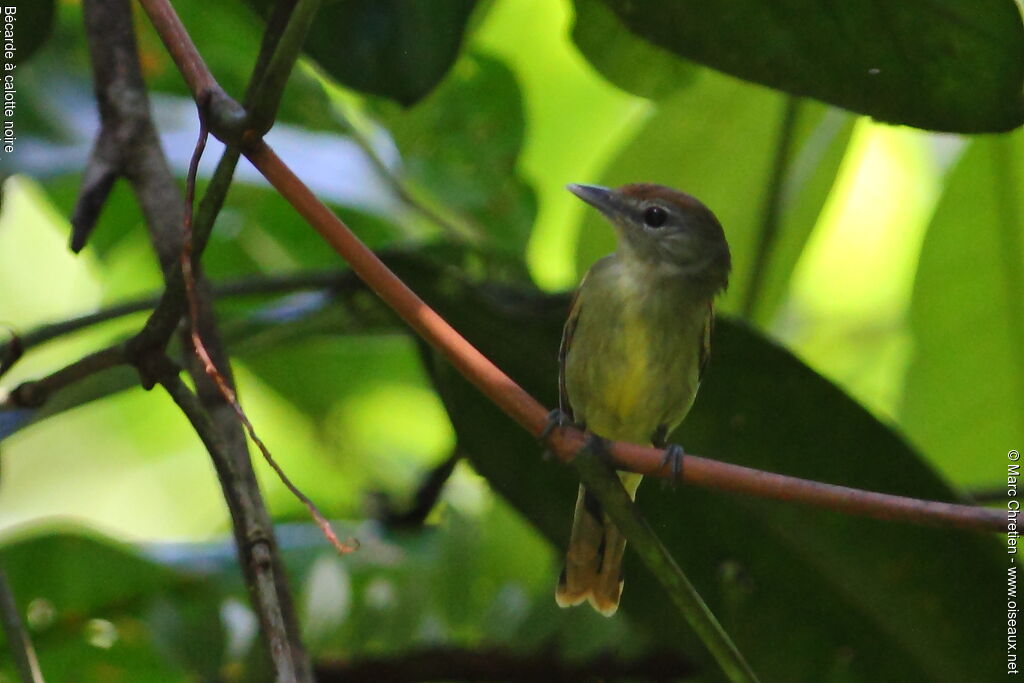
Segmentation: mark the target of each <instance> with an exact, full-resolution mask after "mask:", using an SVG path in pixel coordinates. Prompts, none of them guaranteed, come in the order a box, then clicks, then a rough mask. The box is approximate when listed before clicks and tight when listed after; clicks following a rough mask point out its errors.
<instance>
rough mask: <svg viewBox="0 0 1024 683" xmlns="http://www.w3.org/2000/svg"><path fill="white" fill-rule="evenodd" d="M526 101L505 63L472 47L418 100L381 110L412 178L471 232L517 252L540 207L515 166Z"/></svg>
mask: <svg viewBox="0 0 1024 683" xmlns="http://www.w3.org/2000/svg"><path fill="white" fill-rule="evenodd" d="M521 100H522V98H521V95H520V91H519V86H518V84H517V82H516V78H515V75H514V74H513V73H512V71H511V70H510V69H509V68H508V67H507V66H506V65H505V64H504V63H503V62H501V61H499V60H497V59H495V58H493V57H488V56H485V55H482V54H471V55H467V57H466V58H465V59H463V60H462V61H461V62H460V63H459V64H458V66H457V67H456V68H455V69H454V70H453V71H452V73H451V74H450V75H449V76H448V78H447V79H445V82H444V83H442V84H441V86H440V87H439V88H438V89H437V90H436V91H435V92H433V93H432V94H431V95H430V97H428V98H426V99H425V100H423V101H422V102H420V103H418V104H417V105H416V106H415V107H412V108H410V109H406V110H398V109H397V108H394V107H391V108H386V107H385V108H383V109H384V110H383V111H382V112H381V116H382V119H383V122H384V124H385V125H386V126H387V128H388V130H389V131H390V133H391V134H392V136H394V139H395V143H396V144H397V145H398V148H399V150H400V151H401V153H402V161H403V169H402V171H403V175H404V176H405V177H406V179H407V180H408V181H411V182H412V183H414V184H415V185H418V186H420V187H423V188H425V189H426V190H428V191H429V192H430V194H431V195H432V196H433V197H434V198H436V199H437V200H439V201H440V203H441V204H442V205H443V206H444V207H446V209H448V210H450V211H453V212H454V213H455V214H456V218H455V219H456V220H458V221H459V222H461V223H465V224H467V228H466V230H467V231H468V232H472V233H475V234H477V235H479V236H482V237H483V238H485V239H488V240H491V241H493V243H494V244H495V245H497V246H498V247H500V248H502V249H503V250H505V251H508V252H512V253H520V252H521V251H522V250H523V249H524V248H525V246H526V240H527V238H528V237H529V235H530V228H531V227H532V226H533V219H534V216H535V215H536V212H537V201H536V198H535V197H534V193H533V190H532V188H530V186H529V185H527V184H526V182H525V181H524V180H523V179H522V178H521V177H520V175H519V174H518V172H517V168H516V165H517V162H518V159H519V154H520V152H521V150H522V147H523V142H524V137H525V121H524V113H523V104H522V101H521Z"/></svg>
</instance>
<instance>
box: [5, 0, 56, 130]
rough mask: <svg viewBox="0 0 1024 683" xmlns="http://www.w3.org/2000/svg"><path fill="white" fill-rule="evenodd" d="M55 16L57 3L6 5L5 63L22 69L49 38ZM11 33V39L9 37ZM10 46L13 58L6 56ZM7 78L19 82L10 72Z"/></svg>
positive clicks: (42, 0) (37, 1) (52, 0)
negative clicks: (9, 32)
mask: <svg viewBox="0 0 1024 683" xmlns="http://www.w3.org/2000/svg"><path fill="white" fill-rule="evenodd" d="M56 16H57V0H32V1H31V2H21V3H18V4H15V5H4V6H3V18H4V22H3V24H4V36H3V38H4V43H3V44H4V63H5V64H10V65H19V66H20V65H21V64H22V63H24V62H25V60H27V59H28V58H29V57H30V56H32V54H33V53H34V52H35V51H36V50H38V49H39V47H40V46H41V45H42V44H43V43H44V42H46V39H47V38H49V36H50V33H51V32H52V31H53V24H54V19H55V17H56ZM8 30H10V31H11V34H12V35H10V36H8V35H7V31H8ZM8 45H10V46H11V47H12V48H13V49H12V50H10V52H11V55H10V56H7V52H8ZM4 75H5V76H14V80H15V82H17V81H18V78H17V73H16V72H11V71H7V72H5V74H4ZM6 90H7V88H5V91H6ZM5 118H9V117H5Z"/></svg>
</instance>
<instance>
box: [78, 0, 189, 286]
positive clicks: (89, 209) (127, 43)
mask: <svg viewBox="0 0 1024 683" xmlns="http://www.w3.org/2000/svg"><path fill="white" fill-rule="evenodd" d="M82 9H83V14H84V17H85V29H86V37H87V39H88V43H89V54H90V57H91V60H92V70H93V78H94V81H95V89H96V99H97V102H98V103H99V109H100V121H101V129H100V133H99V136H98V137H97V138H96V143H95V145H94V147H93V151H92V155H91V156H90V158H89V163H88V165H87V166H86V169H85V174H84V177H83V179H82V187H81V189H80V191H79V196H78V202H77V204H76V206H75V212H74V215H73V216H72V219H71V225H72V235H71V248H72V249H73V250H74V251H76V252H77V251H79V250H81V249H82V247H84V246H85V242H86V239H87V238H88V236H89V234H90V233H91V232H92V229H93V227H94V226H95V224H96V220H97V219H98V218H99V214H100V211H101V209H102V207H103V204H104V202H105V201H106V199H107V196H108V194H109V193H110V189H111V188H112V187H113V184H114V181H115V180H116V179H117V178H118V177H120V176H123V177H125V178H127V179H128V180H129V182H131V184H132V189H133V190H134V191H135V195H136V197H137V198H138V200H139V206H140V207H141V208H142V214H143V217H144V218H145V220H146V223H147V224H148V225H149V226H150V228H151V232H152V235H153V243H154V245H155V246H156V248H157V252H158V253H159V254H160V261H161V264H162V265H163V266H164V269H165V270H166V268H167V267H168V265H169V264H170V263H171V261H172V259H173V257H174V254H176V253H177V250H178V245H180V243H181V242H180V234H179V226H180V225H181V201H180V198H179V195H178V193H177V191H176V190H174V176H173V175H172V173H171V169H170V166H169V165H168V163H167V160H166V158H165V157H164V155H163V151H162V150H161V148H160V139H159V137H158V136H157V133H156V129H155V127H154V126H153V123H152V119H151V118H150V113H149V98H148V97H147V95H146V88H145V85H144V83H143V80H142V70H141V69H140V67H139V60H138V51H137V50H138V49H137V46H136V44H135V33H134V30H133V27H132V13H131V6H130V5H129V4H128V0H85V2H84V4H83V8H82ZM168 188H170V189H171V191H168Z"/></svg>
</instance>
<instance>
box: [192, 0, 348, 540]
mask: <svg viewBox="0 0 1024 683" xmlns="http://www.w3.org/2000/svg"><path fill="white" fill-rule="evenodd" d="M318 2H319V0H300V1H299V5H298V7H297V8H296V11H295V12H294V13H293V14H292V16H291V18H290V19H289V22H288V26H287V27H286V28H285V30H284V33H283V34H282V40H285V39H289V40H291V41H292V43H293V44H291V45H289V46H285V47H284V48H281V46H280V45H279V46H278V49H277V50H275V52H274V57H272V58H271V60H270V62H268V69H277V70H278V71H282V70H283V71H284V72H285V73H284V75H281V74H270V73H268V74H264V76H263V78H262V79H261V84H262V85H261V86H260V87H259V88H257V92H258V93H260V92H262V94H263V95H264V96H265V97H267V98H269V99H270V100H272V104H273V108H272V109H265V110H264V111H263V113H264V114H269V115H271V116H272V115H273V113H274V112H275V111H276V106H277V102H278V101H279V100H280V92H275V88H280V89H283V88H284V80H285V79H286V78H287V73H288V72H289V71H290V69H291V64H292V62H294V60H295V59H296V58H297V57H298V51H299V49H300V48H301V46H302V38H303V37H304V36H305V33H306V31H307V30H308V29H309V25H310V23H311V21H312V14H310V11H312V12H313V13H315V11H316V7H317V6H318ZM311 7H312V10H310V8H311ZM300 10H301V11H300ZM295 25H298V29H297V30H299V31H301V33H300V34H298V35H297V34H296V29H295V28H294V27H295ZM282 55H283V56H282ZM286 58H288V59H290V61H288V62H287V63H284V61H283V60H285V59H286ZM197 104H198V105H199V139H198V141H197V142H196V147H195V150H194V151H193V154H192V161H191V163H190V164H189V170H188V178H187V180H186V185H185V188H186V189H185V211H184V221H183V223H182V225H183V226H184V238H183V240H182V247H181V255H180V258H179V262H180V264H181V273H182V280H183V282H184V285H185V300H186V302H187V311H188V320H189V323H190V324H189V341H190V342H191V345H192V348H193V350H194V351H195V354H196V357H197V358H198V359H199V365H200V368H201V370H202V372H203V373H204V374H205V375H206V377H207V378H208V379H209V381H210V382H212V383H213V386H214V387H215V388H216V390H217V392H218V393H219V394H220V398H221V399H222V400H223V401H224V402H225V403H226V404H227V405H229V406H230V407H231V410H232V411H233V412H234V414H235V416H236V417H237V418H238V421H239V423H241V424H242V425H243V426H244V427H245V431H246V432H247V433H248V434H249V438H250V439H252V441H253V443H255V444H256V446H257V448H259V450H260V453H261V454H262V455H263V458H264V460H266V461H267V464H269V465H270V467H271V468H272V469H273V470H274V472H275V473H276V474H277V476H278V478H280V480H281V482H282V483H283V484H284V485H285V487H286V488H287V489H288V490H289V491H290V492H291V493H292V495H294V496H295V497H296V498H298V499H299V500H300V501H302V504H303V505H305V506H306V509H307V510H308V511H309V514H310V515H311V516H312V517H313V520H314V521H315V522H316V523H317V526H319V527H320V530H321V531H323V534H324V536H325V537H326V538H327V540H328V541H329V542H330V543H331V545H332V546H334V549H335V550H337V551H338V553H341V554H344V553H349V552H352V551H354V550H356V548H358V547H359V546H358V543H356V542H354V541H351V540H350V541H349V542H346V543H342V542H341V541H340V540H339V539H338V536H337V534H335V533H334V529H332V528H331V524H330V522H328V521H327V518H326V517H324V515H323V514H322V513H321V512H320V510H319V509H318V508H317V506H316V504H315V503H314V502H313V501H312V500H310V499H309V497H308V496H306V494H304V493H303V492H302V491H301V490H299V488H298V487H297V486H295V484H294V483H293V482H292V481H291V479H289V478H288V475H286V474H285V472H284V470H283V469H281V466H280V465H278V463H277V461H276V460H275V459H274V457H273V455H271V453H270V449H268V448H267V446H266V444H265V443H264V442H263V440H262V439H260V438H259V436H258V435H257V434H256V428H255V427H253V424H252V421H250V420H249V418H248V417H247V416H246V414H245V411H244V410H243V409H242V406H241V404H240V403H239V402H238V396H237V395H236V394H235V390H234V386H233V382H232V381H231V378H230V377H229V376H226V375H225V374H224V373H222V371H221V370H220V369H219V368H220V367H223V368H227V367H228V360H227V355H226V354H221V355H222V358H221V362H220V363H219V364H218V363H216V362H214V359H213V357H212V355H211V353H210V350H209V349H208V348H207V345H206V343H205V342H204V341H203V335H202V334H201V333H200V323H201V321H202V319H203V313H205V314H206V316H207V317H208V318H209V322H210V323H211V324H210V325H208V327H212V310H210V307H209V306H208V305H203V306H201V302H200V296H199V293H198V291H197V282H196V280H197V278H196V274H195V273H194V272H193V268H194V266H195V261H194V258H193V254H192V244H193V239H192V237H193V236H192V202H193V198H194V196H195V183H196V173H197V171H198V169H199V160H200V159H201V158H202V156H203V150H204V149H205V148H206V139H207V136H208V134H209V129H208V127H207V118H206V104H207V102H206V101H205V99H204V100H203V101H199V102H197ZM197 381H198V378H197Z"/></svg>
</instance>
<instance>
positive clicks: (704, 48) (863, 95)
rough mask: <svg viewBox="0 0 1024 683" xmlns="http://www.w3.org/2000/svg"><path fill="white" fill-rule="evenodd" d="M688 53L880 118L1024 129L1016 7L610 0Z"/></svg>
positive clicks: (642, 31) (641, 28)
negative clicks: (1020, 127)
mask: <svg viewBox="0 0 1024 683" xmlns="http://www.w3.org/2000/svg"><path fill="white" fill-rule="evenodd" d="M604 1H605V3H606V4H608V6H609V7H611V8H612V9H613V10H614V11H615V13H616V14H617V15H618V16H619V17H620V18H621V19H622V21H623V23H625V24H626V25H627V26H628V27H629V28H630V29H631V30H632V31H634V32H635V33H637V34H638V35H640V36H643V37H644V38H646V39H648V40H650V41H651V42H653V43H654V44H656V45H660V46H662V47H664V48H666V49H668V50H671V51H673V52H675V53H676V54H678V55H681V56H683V57H686V58H688V59H693V60H695V61H698V62H701V63H703V64H707V65H708V66H711V67H714V68H715V69H719V70H721V71H724V72H726V73H730V74H733V75H735V76H739V77H740V78H744V79H747V80H750V81H754V82H756V83H763V84H765V85H768V86H771V87H773V88H778V89H780V90H784V91H786V92H789V93H792V94H794V95H801V96H808V97H814V98H816V99H819V100H822V101H823V102H828V103H829V104H835V105H838V106H840V107H844V108H846V109H850V110H852V111H855V112H859V113H862V114H869V115H871V116H873V117H875V118H877V119H879V120H881V121H886V122H889V123H902V124H907V125H911V126H917V127H918V128H930V129H933V130H947V131H959V132H964V133H975V132H992V131H1005V130H1009V129H1011V128H1015V127H1017V126H1019V125H1021V123H1024V97H1022V94H1021V83H1022V82H1024V27H1022V24H1021V16H1020V11H1019V9H1018V7H1017V5H1016V3H1015V2H1013V1H1012V0H969V1H965V0H914V1H911V2H901V3H886V4H877V3H831V2H828V3H821V2H813V1H812V0H786V1H785V2H763V1H762V0H744V1H743V2H730V3H712V4H708V3H705V2H698V1H697V0H682V1H680V0H674V1H671V2H670V1H667V0H651V1H649V2H636V1H635V0H604Z"/></svg>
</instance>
